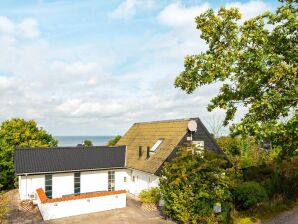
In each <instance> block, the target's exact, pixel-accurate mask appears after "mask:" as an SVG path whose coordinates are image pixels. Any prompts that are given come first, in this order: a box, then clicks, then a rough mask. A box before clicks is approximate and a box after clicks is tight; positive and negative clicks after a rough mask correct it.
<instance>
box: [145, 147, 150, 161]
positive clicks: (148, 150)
mask: <svg viewBox="0 0 298 224" xmlns="http://www.w3.org/2000/svg"><path fill="white" fill-rule="evenodd" d="M149 157H150V146H147V155H146V159H149Z"/></svg>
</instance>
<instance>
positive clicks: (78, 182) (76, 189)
mask: <svg viewBox="0 0 298 224" xmlns="http://www.w3.org/2000/svg"><path fill="white" fill-rule="evenodd" d="M80 193H81V173H80V172H76V173H74V194H75V195H79V194H80Z"/></svg>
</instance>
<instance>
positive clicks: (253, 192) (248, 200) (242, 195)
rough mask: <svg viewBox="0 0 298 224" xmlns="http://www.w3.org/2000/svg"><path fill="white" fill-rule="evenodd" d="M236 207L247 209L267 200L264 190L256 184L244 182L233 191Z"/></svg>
mask: <svg viewBox="0 0 298 224" xmlns="http://www.w3.org/2000/svg"><path fill="white" fill-rule="evenodd" d="M234 196H235V199H236V205H237V206H238V207H239V208H242V209H248V208H250V207H252V206H254V205H256V204H258V203H260V202H263V201H264V200H265V199H266V198H267V192H266V190H265V188H264V187H263V186H262V185H260V184H259V183H257V182H254V181H250V182H244V183H243V184H241V185H240V186H238V187H236V189H235V191H234Z"/></svg>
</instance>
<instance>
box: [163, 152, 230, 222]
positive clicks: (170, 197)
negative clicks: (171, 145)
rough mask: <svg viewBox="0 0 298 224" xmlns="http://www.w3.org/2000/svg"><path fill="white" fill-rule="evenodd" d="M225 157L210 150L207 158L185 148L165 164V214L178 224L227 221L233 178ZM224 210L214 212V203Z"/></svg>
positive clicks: (206, 155) (205, 155) (206, 153)
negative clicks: (226, 167)
mask: <svg viewBox="0 0 298 224" xmlns="http://www.w3.org/2000/svg"><path fill="white" fill-rule="evenodd" d="M226 163H227V162H226V160H225V159H224V158H223V157H222V156H220V155H218V154H215V153H214V152H213V151H211V150H205V151H204V157H202V156H201V155H199V154H195V155H192V154H191V153H190V152H189V151H187V148H182V151H181V153H180V156H178V157H176V158H175V159H173V160H172V161H171V162H170V163H166V164H165V165H164V166H163V171H162V174H163V175H162V178H160V185H159V186H160V191H161V193H162V199H163V201H164V208H163V214H164V215H165V216H167V217H170V218H171V219H173V220H175V221H177V222H179V223H218V222H220V223H228V219H229V213H230V201H231V197H230V196H231V195H230V192H229V187H230V185H231V180H230V177H229V175H227V170H225V169H224V168H223V167H224V165H225V164H226ZM217 203H220V204H221V208H222V212H221V213H220V214H214V211H213V206H214V205H215V204H217Z"/></svg>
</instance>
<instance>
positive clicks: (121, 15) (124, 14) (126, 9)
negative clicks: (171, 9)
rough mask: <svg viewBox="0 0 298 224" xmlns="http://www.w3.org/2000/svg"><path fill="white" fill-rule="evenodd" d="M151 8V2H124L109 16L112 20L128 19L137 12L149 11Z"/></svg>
mask: <svg viewBox="0 0 298 224" xmlns="http://www.w3.org/2000/svg"><path fill="white" fill-rule="evenodd" d="M153 6H154V1H153V0H124V1H123V2H122V3H121V4H120V5H119V6H118V7H117V8H116V9H115V10H114V11H113V12H111V13H110V14H109V16H110V17H111V18H113V19H128V18H131V17H133V16H134V15H135V14H136V13H137V11H138V10H144V9H145V10H146V9H150V8H152V7H153Z"/></svg>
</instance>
